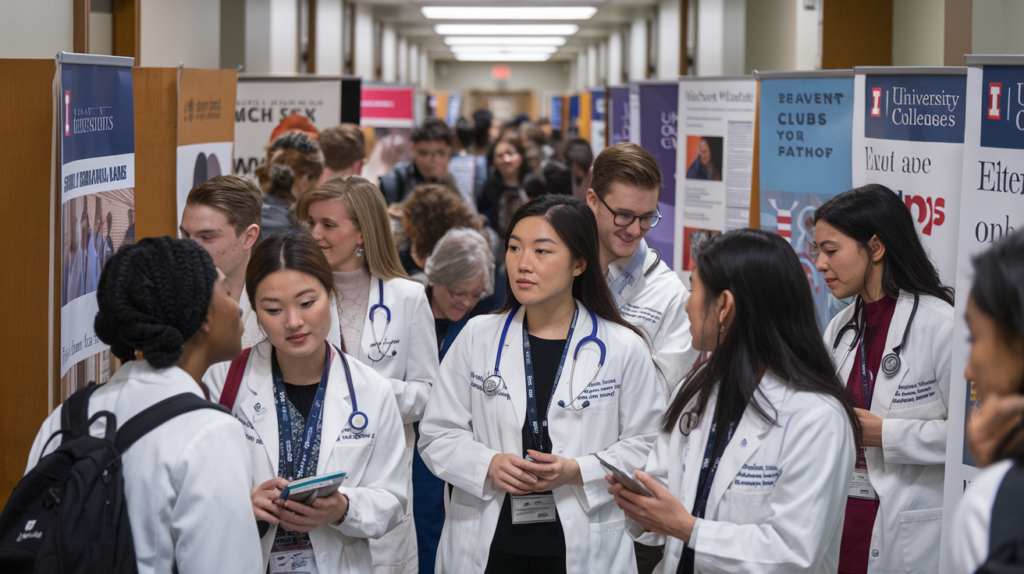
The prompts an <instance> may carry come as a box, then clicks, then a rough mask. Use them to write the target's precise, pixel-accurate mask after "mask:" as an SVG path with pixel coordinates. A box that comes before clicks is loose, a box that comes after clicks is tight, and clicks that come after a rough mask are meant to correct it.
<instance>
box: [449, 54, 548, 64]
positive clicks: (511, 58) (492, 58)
mask: <svg viewBox="0 0 1024 574" xmlns="http://www.w3.org/2000/svg"><path fill="white" fill-rule="evenodd" d="M550 58H551V54H500V53H493V52H491V53H488V52H476V53H473V54H463V53H458V54H455V59H456V60H460V61H463V62H546V61H547V60H549V59H550Z"/></svg>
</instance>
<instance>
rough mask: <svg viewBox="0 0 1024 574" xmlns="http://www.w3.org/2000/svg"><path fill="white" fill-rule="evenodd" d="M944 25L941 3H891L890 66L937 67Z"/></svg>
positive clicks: (917, 0)
mask: <svg viewBox="0 0 1024 574" xmlns="http://www.w3.org/2000/svg"><path fill="white" fill-rule="evenodd" d="M945 26H946V6H945V2H944V1H943V0H893V2H892V65H893V66H941V65H942V63H943V48H944V45H943V40H944V37H945V34H946V28H945Z"/></svg>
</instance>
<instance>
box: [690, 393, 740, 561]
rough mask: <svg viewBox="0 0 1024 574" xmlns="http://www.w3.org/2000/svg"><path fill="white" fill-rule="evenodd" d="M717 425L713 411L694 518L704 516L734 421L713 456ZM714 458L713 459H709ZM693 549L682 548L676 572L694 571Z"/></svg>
mask: <svg viewBox="0 0 1024 574" xmlns="http://www.w3.org/2000/svg"><path fill="white" fill-rule="evenodd" d="M717 427H718V412H717V411H716V412H715V418H714V419H712V421H711V432H710V433H708V444H707V446H706V447H704V462H703V463H702V464H701V467H700V477H699V478H698V479H697V500H696V501H695V502H694V505H693V513H692V514H693V516H695V517H696V518H704V514H705V512H706V511H707V507H708V498H710V497H711V486H712V484H714V482H715V474H716V473H717V472H718V465H719V463H721V462H722V455H723V454H725V447H727V446H729V441H730V440H732V433H733V431H735V430H736V423H731V424H730V425H729V433H728V435H726V438H725V444H724V445H723V446H722V452H719V453H718V456H715V430H716V429H717ZM712 458H714V461H712V460H711V459H712ZM694 558H695V555H694V551H693V548H691V547H690V546H686V547H685V548H684V549H683V556H682V559H681V560H680V561H679V566H678V567H677V568H676V573H677V574H691V573H692V572H693V571H694V564H693V563H694Z"/></svg>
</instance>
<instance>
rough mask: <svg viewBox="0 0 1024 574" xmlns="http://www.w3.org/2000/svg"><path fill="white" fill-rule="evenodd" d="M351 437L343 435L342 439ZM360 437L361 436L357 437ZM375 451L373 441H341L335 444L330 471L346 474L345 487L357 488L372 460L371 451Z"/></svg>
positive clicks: (363, 439)
mask: <svg viewBox="0 0 1024 574" xmlns="http://www.w3.org/2000/svg"><path fill="white" fill-rule="evenodd" d="M346 436H349V435H342V439H344V438H345V437H346ZM355 436H356V437H359V436H360V435H355ZM372 449H373V439H370V438H353V439H351V440H341V439H339V440H338V442H336V443H335V444H334V452H333V453H331V461H330V463H329V465H328V469H329V470H330V471H331V472H339V471H340V472H344V473H345V486H352V487H354V486H357V485H358V483H359V480H360V479H361V478H362V476H363V469H364V468H366V463H367V462H368V461H369V459H370V451H371V450H372Z"/></svg>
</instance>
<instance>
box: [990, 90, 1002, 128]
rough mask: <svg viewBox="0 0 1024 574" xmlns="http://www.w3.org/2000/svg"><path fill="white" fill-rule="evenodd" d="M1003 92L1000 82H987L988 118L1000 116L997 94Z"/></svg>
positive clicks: (992, 118)
mask: <svg viewBox="0 0 1024 574" xmlns="http://www.w3.org/2000/svg"><path fill="white" fill-rule="evenodd" d="M1002 93H1003V83H1002V82H989V84H988V102H989V103H988V119H990V120H998V119H999V118H1000V117H1001V116H1002V110H1000V109H999V96H1000V95H1002Z"/></svg>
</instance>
